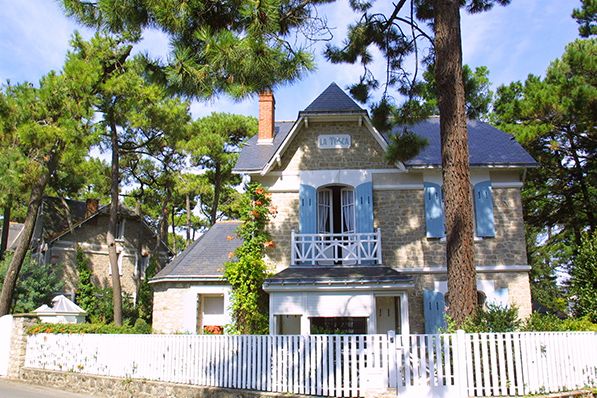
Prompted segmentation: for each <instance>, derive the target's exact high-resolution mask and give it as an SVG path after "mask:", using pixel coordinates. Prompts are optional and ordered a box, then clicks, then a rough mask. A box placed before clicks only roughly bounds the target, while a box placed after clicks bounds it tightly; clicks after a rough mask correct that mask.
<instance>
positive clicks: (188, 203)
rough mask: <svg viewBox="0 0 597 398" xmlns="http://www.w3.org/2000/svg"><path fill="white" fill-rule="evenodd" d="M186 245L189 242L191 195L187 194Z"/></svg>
mask: <svg viewBox="0 0 597 398" xmlns="http://www.w3.org/2000/svg"><path fill="white" fill-rule="evenodd" d="M186 201H187V203H186V205H187V245H188V244H189V243H191V197H190V195H189V194H187V197H186Z"/></svg>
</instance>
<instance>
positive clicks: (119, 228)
mask: <svg viewBox="0 0 597 398" xmlns="http://www.w3.org/2000/svg"><path fill="white" fill-rule="evenodd" d="M124 222H125V220H124V219H123V218H122V219H119V220H118V222H117V223H116V236H115V239H116V240H124Z"/></svg>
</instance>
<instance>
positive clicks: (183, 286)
mask: <svg viewBox="0 0 597 398" xmlns="http://www.w3.org/2000/svg"><path fill="white" fill-rule="evenodd" d="M190 286H191V285H190V284H188V283H158V284H155V285H153V325H152V327H153V329H154V330H157V331H159V332H161V333H176V332H178V331H181V330H183V329H184V324H183V317H182V316H181V313H180V311H176V309H181V308H184V304H185V297H186V296H187V295H188V289H189V287H190Z"/></svg>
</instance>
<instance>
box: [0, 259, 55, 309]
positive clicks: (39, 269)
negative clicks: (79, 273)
mask: <svg viewBox="0 0 597 398" xmlns="http://www.w3.org/2000/svg"><path fill="white" fill-rule="evenodd" d="M10 261H11V255H10V254H8V255H7V256H6V257H5V259H4V260H3V261H2V262H1V263H0V286H1V285H2V284H3V282H4V276H5V275H6V271H7V269H8V266H9V264H10ZM63 287H64V281H63V280H62V266H61V265H60V264H56V265H54V264H38V263H37V262H36V261H33V260H32V259H31V254H30V253H28V254H27V256H26V257H25V260H24V261H23V266H22V267H21V272H20V273H19V279H18V281H17V285H16V288H15V290H14V294H13V303H12V312H14V313H27V312H31V311H33V310H35V309H36V308H38V307H39V306H41V305H43V304H48V305H49V304H51V302H52V299H53V298H54V297H55V296H56V294H58V293H60V292H62V289H63Z"/></svg>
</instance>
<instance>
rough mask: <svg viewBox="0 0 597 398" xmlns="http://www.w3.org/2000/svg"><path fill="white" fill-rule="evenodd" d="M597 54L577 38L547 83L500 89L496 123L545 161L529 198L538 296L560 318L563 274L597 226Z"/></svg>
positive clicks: (532, 179) (535, 80)
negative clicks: (583, 238) (559, 289)
mask: <svg viewBox="0 0 597 398" xmlns="http://www.w3.org/2000/svg"><path fill="white" fill-rule="evenodd" d="M596 55H597V42H596V41H595V39H585V40H576V41H574V42H572V43H570V44H569V45H568V46H567V47H566V51H565V53H564V55H563V56H562V57H561V58H560V59H558V60H555V61H554V62H552V64H551V65H550V66H549V68H548V70H547V73H546V76H545V78H543V79H542V78H541V77H539V76H534V75H529V77H528V78H527V79H526V81H525V82H514V83H511V84H509V85H507V86H502V87H499V88H498V90H497V98H496V101H495V103H494V116H493V118H494V122H495V123H496V124H497V125H498V126H499V127H501V128H503V129H505V130H506V131H510V132H512V133H514V134H515V136H516V139H517V140H518V141H519V142H520V143H521V144H522V145H523V146H524V147H525V149H526V150H527V151H528V152H529V153H530V154H531V155H532V156H533V157H534V158H535V159H536V160H537V162H538V163H539V167H537V168H534V169H531V170H529V172H528V175H527V182H526V184H525V187H524V189H523V192H522V199H523V208H524V211H525V214H524V216H525V220H526V222H527V238H528V241H527V242H528V246H529V259H530V264H531V265H532V266H533V271H532V273H531V277H532V282H533V284H532V288H533V298H534V300H535V302H536V303H537V304H539V305H541V306H542V307H545V308H547V309H549V310H552V311H556V312H557V311H561V310H563V308H562V307H563V305H562V303H563V300H562V293H561V292H560V294H559V295H558V294H557V293H558V292H557V288H556V287H555V278H556V275H555V273H556V271H557V270H559V271H564V272H565V271H569V270H571V269H573V268H574V264H575V261H574V258H575V255H576V252H577V248H578V247H580V246H581V236H582V233H583V231H585V230H587V229H588V230H589V231H595V229H596V226H597V225H596V222H597V220H596V219H595V212H596V210H597V184H596V181H597V165H596V161H595V154H596V153H597V139H596V138H595V137H596V134H595V115H596V114H597V79H596V78H595V76H597V64H596V63H595V58H596ZM550 292H551V293H554V294H556V296H555V297H554V296H553V295H551V294H549V293H550ZM558 296H559V297H560V298H558ZM554 304H556V305H554Z"/></svg>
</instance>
